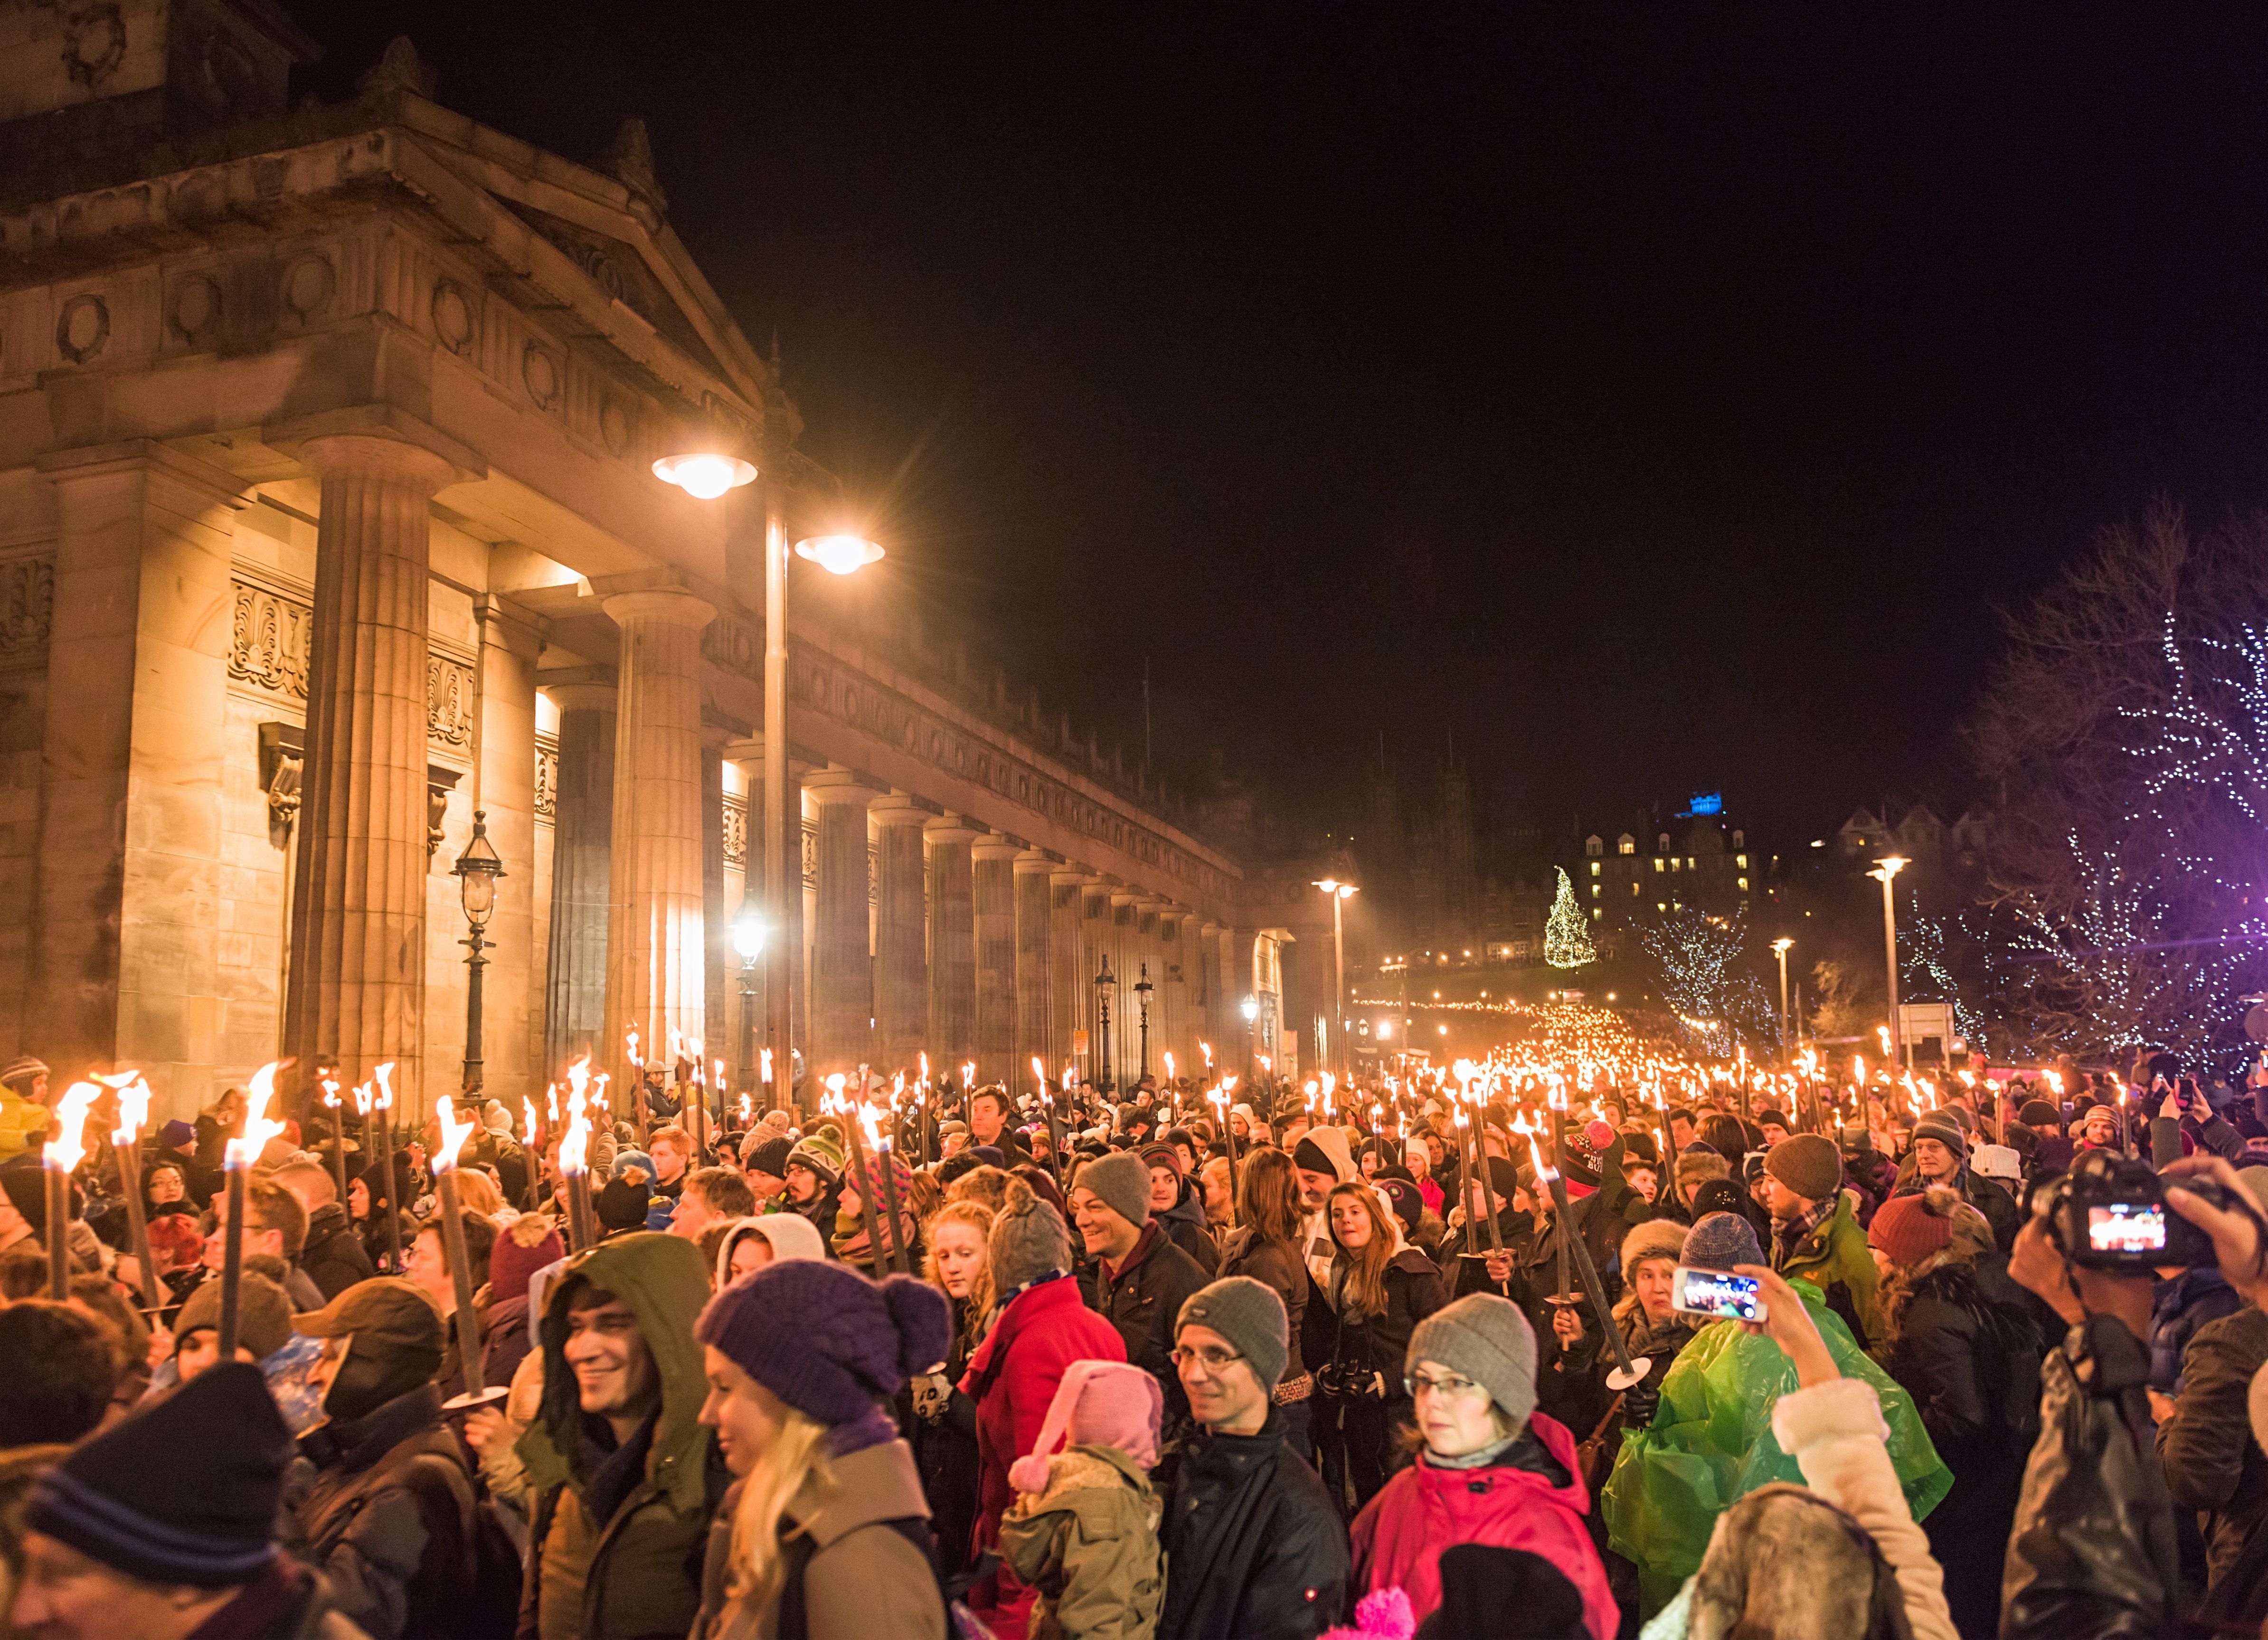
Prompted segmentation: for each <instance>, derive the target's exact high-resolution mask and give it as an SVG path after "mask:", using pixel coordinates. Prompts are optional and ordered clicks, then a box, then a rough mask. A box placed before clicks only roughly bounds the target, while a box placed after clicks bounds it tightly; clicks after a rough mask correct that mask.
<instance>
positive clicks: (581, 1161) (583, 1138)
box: [554, 1054, 591, 1174]
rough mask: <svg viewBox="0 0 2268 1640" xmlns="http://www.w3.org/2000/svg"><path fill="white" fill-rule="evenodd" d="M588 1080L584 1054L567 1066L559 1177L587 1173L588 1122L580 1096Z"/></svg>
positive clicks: (588, 1066) (587, 1058)
mask: <svg viewBox="0 0 2268 1640" xmlns="http://www.w3.org/2000/svg"><path fill="white" fill-rule="evenodd" d="M590 1080H591V1055H588V1054H585V1055H583V1056H582V1057H581V1058H580V1059H578V1060H577V1061H576V1062H575V1063H573V1064H571V1065H570V1066H568V1067H567V1131H566V1132H565V1133H563V1134H562V1135H561V1136H560V1139H559V1171H560V1173H562V1174H567V1173H587V1172H589V1171H590V1166H591V1164H590V1155H591V1119H590V1117H589V1116H587V1115H585V1114H584V1103H585V1100H584V1094H583V1090H584V1088H585V1087H586V1086H587V1085H589V1083H590ZM554 1091H555V1092H556V1084H555V1085H554Z"/></svg>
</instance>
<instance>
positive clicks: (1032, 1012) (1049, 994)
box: [1013, 849, 1063, 1077]
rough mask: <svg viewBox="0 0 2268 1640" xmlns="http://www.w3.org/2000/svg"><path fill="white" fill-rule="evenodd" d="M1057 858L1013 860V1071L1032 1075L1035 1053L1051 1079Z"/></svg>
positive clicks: (1037, 855)
mask: <svg viewBox="0 0 2268 1640" xmlns="http://www.w3.org/2000/svg"><path fill="white" fill-rule="evenodd" d="M1056 865H1057V861H1056V860H1055V859H1054V858H1053V857H1051V856H1049V855H1047V854H1044V853H1042V851H1041V850H1039V849H1025V850H1024V851H1023V852H1022V853H1021V854H1020V855H1018V856H1017V857H1016V858H1015V860H1014V862H1013V866H1014V871H1015V901H1016V1069H1017V1070H1020V1071H1021V1072H1023V1073H1024V1075H1026V1076H1029V1075H1030V1074H1031V1069H1032V1066H1031V1061H1032V1059H1033V1057H1034V1055H1037V1056H1038V1058H1039V1061H1040V1063H1042V1064H1043V1065H1045V1066H1046V1067H1047V1068H1048V1074H1049V1076H1051V1077H1053V1076H1060V1075H1061V1074H1062V1073H1063V1055H1062V1054H1061V1053H1060V1052H1059V1051H1058V1050H1057V1046H1056V1030H1055V1026H1056V1009H1055V967H1054V962H1053V957H1052V952H1053V950H1054V945H1055V926H1054V917H1055V899H1054V890H1053V889H1052V888H1051V887H1050V886H1049V877H1050V876H1051V875H1052V874H1053V872H1054V871H1055V868H1056Z"/></svg>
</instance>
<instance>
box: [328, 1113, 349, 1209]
mask: <svg viewBox="0 0 2268 1640" xmlns="http://www.w3.org/2000/svg"><path fill="white" fill-rule="evenodd" d="M331 1173H332V1174H333V1176H334V1177H335V1178H336V1179H337V1180H338V1181H339V1205H340V1206H341V1207H344V1206H345V1205H346V1204H347V1112H346V1107H345V1106H343V1105H334V1106H332V1107H331Z"/></svg>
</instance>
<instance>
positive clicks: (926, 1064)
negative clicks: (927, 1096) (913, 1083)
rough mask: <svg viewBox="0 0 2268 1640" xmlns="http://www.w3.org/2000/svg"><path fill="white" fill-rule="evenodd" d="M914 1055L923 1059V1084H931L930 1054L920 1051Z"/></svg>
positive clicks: (925, 1085)
mask: <svg viewBox="0 0 2268 1640" xmlns="http://www.w3.org/2000/svg"><path fill="white" fill-rule="evenodd" d="M914 1057H915V1058H917V1059H918V1060H920V1061H921V1079H922V1085H923V1086H924V1087H927V1086H928V1085H929V1055H927V1054H925V1053H918V1054H916V1055H914Z"/></svg>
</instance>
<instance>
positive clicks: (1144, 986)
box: [1134, 957, 1152, 1077]
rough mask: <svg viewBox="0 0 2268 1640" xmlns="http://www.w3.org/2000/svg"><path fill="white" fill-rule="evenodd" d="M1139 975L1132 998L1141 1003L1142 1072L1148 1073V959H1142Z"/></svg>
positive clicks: (1149, 987)
mask: <svg viewBox="0 0 2268 1640" xmlns="http://www.w3.org/2000/svg"><path fill="white" fill-rule="evenodd" d="M1139 974H1140V977H1139V978H1138V979H1137V980H1136V981H1135V982H1134V999H1135V1001H1137V1002H1138V1003H1139V1004H1141V1005H1142V1074H1143V1075H1144V1076H1145V1077H1147V1076H1148V1075H1149V1074H1150V991H1151V989H1152V987H1151V984H1150V960H1149V959H1148V958H1147V957H1145V958H1143V959H1142V965H1141V967H1140V969H1139Z"/></svg>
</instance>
